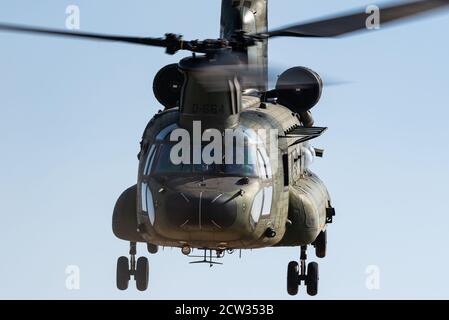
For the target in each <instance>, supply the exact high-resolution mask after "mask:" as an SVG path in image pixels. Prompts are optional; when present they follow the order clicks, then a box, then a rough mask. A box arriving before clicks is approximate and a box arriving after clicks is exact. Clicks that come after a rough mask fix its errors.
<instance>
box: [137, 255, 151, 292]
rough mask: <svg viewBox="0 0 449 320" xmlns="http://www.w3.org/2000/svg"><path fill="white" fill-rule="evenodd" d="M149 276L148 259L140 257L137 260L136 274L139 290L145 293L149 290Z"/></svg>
mask: <svg viewBox="0 0 449 320" xmlns="http://www.w3.org/2000/svg"><path fill="white" fill-rule="evenodd" d="M149 274H150V267H149V263H148V259H147V258H145V257H140V258H139V259H137V265H136V271H135V273H134V279H135V280H136V287H137V290H139V291H145V290H147V289H148V282H149Z"/></svg>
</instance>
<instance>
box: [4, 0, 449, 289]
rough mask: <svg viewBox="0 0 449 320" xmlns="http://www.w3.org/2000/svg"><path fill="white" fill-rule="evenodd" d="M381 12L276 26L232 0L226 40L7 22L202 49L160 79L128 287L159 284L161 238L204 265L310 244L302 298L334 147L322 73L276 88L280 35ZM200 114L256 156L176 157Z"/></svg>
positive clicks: (404, 8)
mask: <svg viewBox="0 0 449 320" xmlns="http://www.w3.org/2000/svg"><path fill="white" fill-rule="evenodd" d="M447 5H449V2H448V1H447V0H427V1H424V0H423V1H413V2H405V3H400V4H395V5H392V6H389V7H384V8H381V9H380V23H381V24H382V26H384V25H385V24H387V23H388V22H392V21H395V20H399V19H402V18H406V17H410V16H413V15H416V14H419V13H422V12H427V11H431V10H435V9H438V8H442V7H445V6H447ZM369 16H370V13H366V10H360V11H358V12H354V13H351V14H346V15H341V16H337V17H334V18H329V19H323V20H317V21H314V22H310V23H305V24H296V25H292V26H289V27H286V28H280V29H276V30H274V31H268V29H267V27H268V19H267V0H222V16H221V37H220V39H209V40H202V41H201V40H194V41H186V40H183V39H182V37H181V36H179V35H175V34H166V35H165V37H163V38H141V37H126V36H112V35H103V34H95V33H81V32H79V33H78V32H67V31H62V30H54V29H43V28H36V27H28V26H21V25H11V24H0V30H2V31H13V32H26V33H35V34H44V35H54V36H65V37H72V38H83V39H91V40H104V41H117V42H125V43H131V44H140V45H146V46H155V47H163V48H165V49H166V53H168V54H174V53H176V52H178V51H180V50H185V51H191V52H192V55H191V56H189V57H186V58H184V59H182V60H181V61H180V62H179V63H178V64H173V65H169V66H166V67H164V68H162V69H161V70H160V71H159V72H158V74H157V75H156V77H155V79H154V86H153V88H154V94H155V96H156V98H157V99H158V101H159V102H160V103H161V104H162V105H163V106H164V107H165V109H164V110H163V111H160V112H159V113H157V114H156V115H155V116H154V117H153V118H152V119H151V120H150V121H149V123H148V125H147V127H146V128H145V131H144V133H143V137H142V140H141V149H140V152H139V155H138V158H139V162H140V164H139V170H138V181H137V184H136V185H134V186H132V187H130V188H129V189H127V190H126V191H124V192H123V194H122V195H121V196H120V198H119V199H118V200H117V203H116V206H115V209H114V213H113V219H112V220H113V222H112V227H113V232H114V234H115V235H116V236H117V237H118V238H120V239H123V240H126V241H128V242H130V252H129V254H130V259H128V258H127V257H120V258H119V259H118V262H117V279H116V280H117V287H118V288H119V289H121V290H125V289H127V287H128V284H129V281H130V279H131V276H133V277H134V279H135V280H136V285H137V289H138V290H146V289H147V287H148V283H149V263H148V259H147V258H146V257H140V258H138V259H137V260H136V243H138V242H143V243H146V244H147V247H148V251H149V252H150V253H152V254H154V253H156V252H157V251H158V247H160V246H165V247H178V248H181V250H182V253H183V254H185V255H189V256H191V252H192V249H201V250H204V255H203V256H201V257H202V258H203V260H200V261H194V263H203V262H204V263H208V264H211V265H212V264H216V263H217V262H216V261H214V259H217V258H221V257H223V255H224V254H225V253H226V252H232V251H234V250H241V249H255V248H266V247H280V246H298V247H300V258H299V260H300V263H298V262H296V261H292V262H290V263H289V265H288V272H287V291H288V293H289V294H290V295H295V294H297V292H298V287H299V285H300V284H301V283H304V284H305V286H306V288H307V293H308V294H309V295H316V294H317V292H318V264H317V263H316V262H311V263H309V264H308V265H306V259H307V256H306V249H307V247H308V246H309V245H313V246H314V247H315V253H316V256H317V257H319V258H323V257H325V256H326V243H327V235H326V230H327V225H328V224H330V223H331V222H332V220H333V217H334V215H335V210H334V208H333V207H332V203H331V198H330V195H329V193H328V191H327V189H326V187H325V185H324V183H323V182H322V181H321V180H320V179H319V178H318V177H317V175H315V174H314V173H313V172H312V171H311V170H310V164H311V162H312V160H313V158H314V157H315V156H318V157H319V156H322V153H323V151H322V150H319V149H315V148H313V147H311V145H310V144H309V141H310V140H312V139H314V138H316V137H319V136H320V135H321V134H322V133H323V132H324V131H325V130H326V128H324V127H315V126H314V125H313V123H314V121H313V117H312V114H311V112H310V110H311V109H312V108H313V107H314V106H315V105H316V104H317V103H318V101H319V99H320V96H321V92H322V88H323V81H322V80H321V78H320V76H319V75H318V74H317V73H316V72H314V71H312V70H309V69H307V68H304V67H294V68H291V69H289V70H287V71H285V72H283V73H282V74H281V75H280V76H279V78H278V80H277V83H276V86H275V88H273V89H269V88H268V84H267V73H268V55H267V48H268V39H271V38H275V37H336V36H341V35H345V34H348V33H352V32H355V31H362V30H367V24H366V23H367V19H368V18H369ZM195 123H200V124H201V129H199V132H197V134H204V133H207V132H210V130H212V129H216V130H218V132H219V133H222V134H223V135H224V134H225V133H226V130H229V129H236V130H237V131H235V132H238V133H236V135H237V136H243V138H244V139H243V140H244V141H246V142H245V143H244V144H243V146H244V149H243V150H244V152H243V153H244V158H245V161H244V162H243V163H232V162H231V163H228V162H226V163H224V164H223V163H219V162H213V163H209V164H207V163H204V162H202V160H200V162H199V163H197V164H191V163H188V162H187V163H184V162H182V163H180V164H175V163H173V161H172V159H171V151H172V149H173V148H174V145H175V144H174V142H173V141H172V139H170V137H171V134H172V133H173V132H174V131H175V130H177V129H182V130H184V131H183V132H186V133H188V134H195V130H198V129H195ZM259 130H275V132H277V133H278V134H277V135H276V136H275V138H274V140H275V145H276V147H275V148H273V147H272V142H271V140H270V139H267V138H266V137H265V138H261V137H259V136H257V132H259ZM254 132H256V136H255V134H254ZM253 141H257V143H253ZM192 147H193V148H194V146H192ZM203 147H204V146H203V145H202V144H201V145H200V152H201V148H203ZM231 150H232V151H231V152H234V153H237V150H236V149H231ZM226 152H228V151H226ZM192 153H193V152H192ZM223 156H225V155H223ZM249 159H252V161H248V160H249ZM275 164H277V165H275Z"/></svg>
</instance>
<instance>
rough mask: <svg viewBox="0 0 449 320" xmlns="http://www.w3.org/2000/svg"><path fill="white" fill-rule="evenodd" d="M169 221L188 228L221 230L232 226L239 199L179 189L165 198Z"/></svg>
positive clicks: (216, 193)
mask: <svg viewBox="0 0 449 320" xmlns="http://www.w3.org/2000/svg"><path fill="white" fill-rule="evenodd" d="M165 201H166V208H167V212H165V214H166V215H167V219H168V221H170V223H171V225H172V226H173V227H179V228H182V229H184V230H189V231H219V230H224V229H227V228H229V227H231V226H232V225H233V223H234V222H235V220H236V217H237V204H236V200H235V199H233V198H232V197H230V196H228V195H226V194H224V193H219V192H212V191H202V190H198V191H191V192H176V193H173V194H171V195H169V196H167V197H166V200H165Z"/></svg>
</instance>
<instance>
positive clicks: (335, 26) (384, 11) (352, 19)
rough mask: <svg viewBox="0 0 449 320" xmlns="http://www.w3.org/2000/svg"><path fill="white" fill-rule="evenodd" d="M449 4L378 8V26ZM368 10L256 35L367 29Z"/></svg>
mask: <svg viewBox="0 0 449 320" xmlns="http://www.w3.org/2000/svg"><path fill="white" fill-rule="evenodd" d="M448 5H449V0H421V1H413V2H406V3H401V4H397V5H393V6H388V7H384V8H380V11H379V14H380V27H382V26H383V25H384V24H387V23H390V22H393V21H397V20H401V19H404V18H407V17H411V16H415V15H418V14H421V13H424V12H429V11H435V10H437V9H443V8H444V7H447V6H448ZM366 11H369V10H360V11H358V12H354V13H352V14H347V15H342V16H338V17H335V18H330V19H325V20H317V21H314V22H311V23H306V24H298V25H293V26H290V27H285V28H281V29H277V30H273V31H270V32H267V33H263V34H257V35H255V36H256V37H260V38H271V37H336V36H341V35H345V34H348V33H351V32H355V31H362V30H368V28H367V19H368V18H369V17H370V15H371V14H372V13H371V12H369V13H366Z"/></svg>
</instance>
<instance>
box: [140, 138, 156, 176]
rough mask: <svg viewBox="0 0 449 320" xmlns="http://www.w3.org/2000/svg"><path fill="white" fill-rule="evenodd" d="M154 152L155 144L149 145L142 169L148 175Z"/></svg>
mask: <svg viewBox="0 0 449 320" xmlns="http://www.w3.org/2000/svg"><path fill="white" fill-rule="evenodd" d="M155 154H156V145H154V144H153V145H151V148H150V151H149V152H148V156H147V161H146V163H145V168H144V170H143V174H144V175H146V176H147V175H149V174H150V172H151V167H152V165H153V160H154V156H155Z"/></svg>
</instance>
